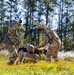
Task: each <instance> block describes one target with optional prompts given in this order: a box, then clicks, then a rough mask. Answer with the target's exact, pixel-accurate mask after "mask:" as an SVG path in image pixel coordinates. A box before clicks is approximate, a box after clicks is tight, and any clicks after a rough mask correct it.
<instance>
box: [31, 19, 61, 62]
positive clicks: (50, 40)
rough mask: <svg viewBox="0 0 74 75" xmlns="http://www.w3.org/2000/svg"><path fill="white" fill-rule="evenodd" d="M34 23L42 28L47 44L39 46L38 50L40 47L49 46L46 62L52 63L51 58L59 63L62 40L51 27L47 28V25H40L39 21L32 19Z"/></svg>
mask: <svg viewBox="0 0 74 75" xmlns="http://www.w3.org/2000/svg"><path fill="white" fill-rule="evenodd" d="M32 20H33V22H34V23H35V24H36V25H37V26H39V27H40V28H42V29H43V30H44V32H45V35H46V37H45V42H44V43H43V44H41V45H39V46H37V48H40V47H44V46H46V45H47V44H48V46H49V47H48V50H47V54H46V61H50V62H51V58H53V59H54V60H55V61H57V60H58V59H57V55H58V51H59V49H60V45H61V41H60V38H59V37H58V35H57V34H56V33H55V32H54V31H53V30H51V29H50V28H49V27H47V26H46V25H43V24H40V23H38V22H37V21H35V20H34V19H33V18H32Z"/></svg>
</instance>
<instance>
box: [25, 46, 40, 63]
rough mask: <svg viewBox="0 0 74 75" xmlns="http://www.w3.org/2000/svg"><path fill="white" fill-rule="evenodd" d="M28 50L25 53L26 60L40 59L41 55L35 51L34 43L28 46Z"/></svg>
mask: <svg viewBox="0 0 74 75" xmlns="http://www.w3.org/2000/svg"><path fill="white" fill-rule="evenodd" d="M27 51H28V52H26V53H25V54H24V57H25V60H26V61H30V62H36V61H37V60H38V59H39V55H38V54H36V53H34V46H33V45H28V46H27Z"/></svg>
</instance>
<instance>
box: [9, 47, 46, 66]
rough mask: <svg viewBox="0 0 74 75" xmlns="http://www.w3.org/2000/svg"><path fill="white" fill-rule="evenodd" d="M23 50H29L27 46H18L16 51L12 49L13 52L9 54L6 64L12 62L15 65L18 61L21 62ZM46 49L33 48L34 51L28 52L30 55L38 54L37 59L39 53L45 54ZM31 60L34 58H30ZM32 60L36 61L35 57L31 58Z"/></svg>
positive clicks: (39, 56) (39, 55)
mask: <svg viewBox="0 0 74 75" xmlns="http://www.w3.org/2000/svg"><path fill="white" fill-rule="evenodd" d="M25 52H29V51H28V49H27V47H20V48H18V50H17V51H13V53H12V54H11V55H10V58H9V62H8V65H13V64H14V62H15V64H16V65H17V64H18V63H21V62H22V60H23V59H24V54H25ZM46 52H47V50H45V49H43V50H39V49H35V50H34V52H32V51H30V52H29V53H30V54H31V56H32V55H33V54H36V55H38V59H40V58H41V54H45V55H46ZM30 59H31V60H32V59H34V58H30ZM32 61H33V62H36V59H34V60H32Z"/></svg>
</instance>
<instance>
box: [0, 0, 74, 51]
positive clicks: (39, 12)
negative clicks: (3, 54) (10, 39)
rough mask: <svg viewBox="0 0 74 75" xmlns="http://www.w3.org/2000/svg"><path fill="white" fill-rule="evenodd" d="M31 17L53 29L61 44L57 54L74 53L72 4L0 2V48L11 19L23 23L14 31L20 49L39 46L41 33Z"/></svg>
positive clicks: (73, 0)
mask: <svg viewBox="0 0 74 75" xmlns="http://www.w3.org/2000/svg"><path fill="white" fill-rule="evenodd" d="M32 16H33V17H34V18H36V19H37V20H38V21H39V22H40V23H43V24H46V25H49V26H50V27H51V28H54V30H55V31H56V32H57V33H58V35H59V37H60V38H61V41H62V45H61V50H65V51H70V50H74V0H0V44H1V43H2V41H3V40H4V37H5V33H6V32H7V31H8V28H9V27H10V23H11V20H13V19H17V20H20V19H21V20H22V22H23V23H22V26H21V27H20V28H19V30H18V34H19V40H21V41H20V45H21V46H22V45H26V44H27V43H31V44H33V45H39V44H41V43H43V41H44V34H43V31H42V30H41V29H40V28H38V27H37V26H36V25H34V23H33V22H32V20H31V17H32ZM56 17H57V18H56ZM54 21H56V22H57V23H55V22H54ZM53 23H55V25H54V26H53Z"/></svg>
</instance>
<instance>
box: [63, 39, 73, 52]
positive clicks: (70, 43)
mask: <svg viewBox="0 0 74 75" xmlns="http://www.w3.org/2000/svg"><path fill="white" fill-rule="evenodd" d="M65 40H66V43H65V47H66V51H70V50H74V47H73V45H74V42H73V40H72V39H70V38H66V39H64V41H65Z"/></svg>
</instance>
